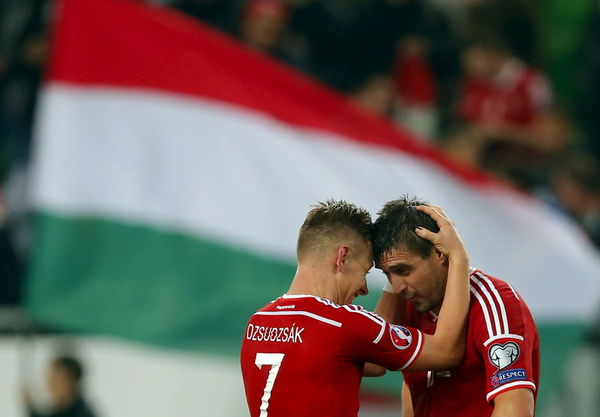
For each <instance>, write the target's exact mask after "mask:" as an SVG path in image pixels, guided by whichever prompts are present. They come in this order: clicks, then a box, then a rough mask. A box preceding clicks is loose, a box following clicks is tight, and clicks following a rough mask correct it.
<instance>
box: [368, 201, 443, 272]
mask: <svg viewBox="0 0 600 417" xmlns="http://www.w3.org/2000/svg"><path fill="white" fill-rule="evenodd" d="M425 204H427V203H426V202H424V201H420V200H417V199H415V198H410V197H408V196H403V197H401V198H399V199H398V200H392V201H390V202H388V203H386V204H385V205H384V206H383V208H382V209H381V210H380V211H379V213H377V214H378V215H379V217H378V218H377V220H376V221H375V223H374V225H373V255H374V257H375V261H376V262H378V261H380V260H381V258H382V257H383V256H384V255H386V254H388V253H389V252H391V251H392V250H394V249H397V248H399V247H401V246H404V247H405V248H406V249H407V250H409V251H410V252H413V253H416V254H417V255H419V256H421V257H422V258H423V259H425V258H427V257H429V256H430V255H431V253H432V251H433V244H432V243H431V242H430V241H428V240H427V239H423V238H421V237H419V236H418V235H417V234H416V233H415V229H416V228H417V227H419V226H420V227H424V228H426V229H429V230H431V231H432V232H436V233H437V232H438V231H439V230H440V228H439V227H438V225H437V223H436V222H435V220H433V219H432V218H431V217H429V215H427V214H425V213H423V212H422V211H419V210H417V209H415V207H416V206H421V205H425Z"/></svg>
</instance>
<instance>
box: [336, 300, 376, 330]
mask: <svg viewBox="0 0 600 417" xmlns="http://www.w3.org/2000/svg"><path fill="white" fill-rule="evenodd" d="M342 307H344V308H345V309H346V310H348V311H349V312H351V313H358V314H362V315H363V316H365V317H366V318H368V319H369V320H372V321H374V322H375V323H377V324H379V325H380V326H384V327H385V323H386V322H385V320H384V319H382V318H381V317H375V316H374V315H373V314H371V313H369V312H368V311H365V310H362V309H353V308H352V307H351V306H349V305H343V306H342Z"/></svg>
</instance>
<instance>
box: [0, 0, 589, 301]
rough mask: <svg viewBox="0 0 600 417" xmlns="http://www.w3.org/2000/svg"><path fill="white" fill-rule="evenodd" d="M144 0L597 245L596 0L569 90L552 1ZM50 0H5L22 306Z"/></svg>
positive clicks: (8, 220)
mask: <svg viewBox="0 0 600 417" xmlns="http://www.w3.org/2000/svg"><path fill="white" fill-rule="evenodd" d="M132 1H134V0H132ZM136 1H140V0H136ZM148 1H149V2H151V3H156V4H160V5H162V6H167V7H172V8H175V9H178V10H180V11H181V12H183V13H186V14H188V15H190V16H192V17H193V18H195V19H198V20H200V21H203V22H206V23H208V24H210V25H212V26H214V27H216V28H218V29H219V30H222V31H224V32H226V33H229V34H230V35H231V36H234V37H236V38H238V39H239V40H240V42H242V43H243V44H245V45H246V46H247V47H249V48H251V49H253V50H255V51H257V53H262V54H268V55H271V56H273V57H275V58H276V59H278V60H280V61H283V62H284V63H286V64H288V65H291V66H292V67H295V68H296V69H297V70H299V71H301V72H304V73H306V74H309V75H310V76H312V77H314V78H316V79H318V80H320V81H321V82H323V83H324V84H326V85H328V86H330V87H332V88H334V89H336V90H338V91H340V92H341V93H343V94H345V95H347V96H348V97H349V99H351V100H353V101H354V102H355V103H356V104H357V106H360V107H362V109H363V110H364V111H365V112H370V113H373V114H377V115H380V116H381V117H384V118H387V119H389V120H390V121H391V122H392V123H395V124H397V126H398V128H399V129H407V130H409V131H410V132H412V134H413V135H414V137H415V138H416V139H417V140H421V141H427V142H430V143H432V144H435V146H439V148H440V149H441V151H442V152H444V153H446V154H447V155H448V157H449V158H451V159H452V160H454V161H457V162H458V163H461V164H465V165H469V166H472V167H476V168H480V169H483V170H484V171H486V172H488V173H489V174H490V175H492V176H495V177H496V178H498V179H499V180H500V181H503V182H506V183H508V184H511V185H512V186H514V187H516V188H517V189H519V190H521V191H522V192H524V193H528V194H531V195H534V196H536V197H538V198H540V199H542V200H543V201H546V202H547V203H548V204H549V205H551V206H552V207H554V208H556V209H557V210H560V211H562V212H564V213H565V214H566V215H568V216H571V217H572V218H573V219H574V220H575V221H577V222H578V223H579V224H580V225H581V226H582V228H583V230H585V232H586V233H587V234H588V235H589V237H590V239H591V240H592V241H593V242H594V244H595V245H597V246H598V247H600V163H599V162H598V160H599V159H598V158H599V157H600V117H598V116H597V114H598V112H599V111H600V4H595V5H594V7H590V13H589V14H588V16H587V17H586V19H585V22H584V23H585V24H584V25H583V26H582V27H581V28H579V30H580V31H581V33H582V34H583V35H582V36H581V39H580V40H579V44H578V45H576V46H575V47H576V49H577V50H578V51H580V53H579V54H578V56H579V58H580V59H579V60H578V63H577V65H575V66H574V67H576V68H575V70H574V71H573V72H572V73H571V74H568V77H569V78H570V79H569V80H568V81H566V82H568V83H570V84H572V88H573V90H576V91H577V92H578V94H575V95H573V96H574V97H576V99H575V100H573V99H572V97H570V98H565V97H563V96H562V95H561V94H557V92H556V91H555V90H554V88H553V84H555V80H551V79H550V78H549V77H548V76H547V74H546V71H545V69H544V63H545V62H548V56H547V54H548V51H546V50H545V48H544V47H543V45H544V38H543V36H542V33H543V31H542V30H541V29H540V27H539V24H540V23H539V22H540V19H539V16H540V14H541V13H542V12H543V10H542V8H543V7H549V6H547V5H546V6H544V3H547V2H539V1H535V0H153V1H150V0H148ZM53 3H54V2H52V1H49V0H3V2H2V3H0V184H1V188H0V277H12V278H11V279H4V278H3V279H0V304H18V303H19V302H20V299H21V291H20V289H21V287H22V285H21V280H22V275H23V271H24V265H26V260H27V254H28V252H29V248H30V246H31V244H30V241H31V239H30V235H29V230H30V227H29V217H28V204H27V201H26V197H25V196H26V193H25V190H26V188H27V187H26V183H27V175H26V172H27V165H28V160H29V157H30V152H31V136H32V125H33V118H34V114H35V104H36V100H37V95H38V92H39V87H40V84H41V80H42V77H43V73H44V68H45V64H46V62H47V57H48V55H49V40H48V34H49V27H50V26H51V20H52V4H53ZM563 82H565V80H563ZM563 95H564V94H563Z"/></svg>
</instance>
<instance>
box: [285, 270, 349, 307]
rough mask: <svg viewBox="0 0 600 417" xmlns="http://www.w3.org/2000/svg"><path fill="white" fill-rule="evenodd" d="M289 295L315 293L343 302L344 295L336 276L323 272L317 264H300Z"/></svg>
mask: <svg viewBox="0 0 600 417" xmlns="http://www.w3.org/2000/svg"><path fill="white" fill-rule="evenodd" d="M287 294H288V295H299V294H305V295H314V296H316V297H321V298H326V299H328V300H331V301H333V302H334V303H336V304H341V302H342V299H341V298H342V297H341V295H340V293H339V291H338V288H337V286H336V285H335V277H333V276H331V274H326V273H323V272H322V269H321V268H318V267H316V266H306V265H299V266H298V270H297V271H296V275H294V279H293V280H292V284H291V285H290V288H289V290H288V291H287Z"/></svg>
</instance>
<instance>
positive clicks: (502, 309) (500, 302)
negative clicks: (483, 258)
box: [475, 273, 514, 333]
mask: <svg viewBox="0 0 600 417" xmlns="http://www.w3.org/2000/svg"><path fill="white" fill-rule="evenodd" d="M475 275H477V276H478V277H479V278H481V279H483V280H484V281H485V282H486V283H487V284H488V285H489V286H490V288H491V289H492V293H493V294H494V295H495V296H496V300H498V306H499V307H500V313H501V314H502V322H503V324H504V333H510V329H509V327H508V317H507V316H506V308H505V306H504V300H503V299H502V297H500V293H499V292H498V290H497V289H496V286H495V285H494V284H493V283H492V281H490V279H489V278H488V277H486V276H485V275H484V274H480V273H475ZM513 291H514V290H513Z"/></svg>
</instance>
